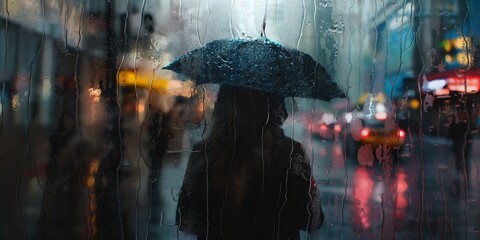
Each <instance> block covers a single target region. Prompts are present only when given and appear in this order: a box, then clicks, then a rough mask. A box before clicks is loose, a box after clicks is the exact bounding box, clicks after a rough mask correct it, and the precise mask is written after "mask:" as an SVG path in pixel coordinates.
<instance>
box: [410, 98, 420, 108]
mask: <svg viewBox="0 0 480 240" xmlns="http://www.w3.org/2000/svg"><path fill="white" fill-rule="evenodd" d="M418 107H420V101H418V99H412V100H411V101H410V108H412V109H418Z"/></svg>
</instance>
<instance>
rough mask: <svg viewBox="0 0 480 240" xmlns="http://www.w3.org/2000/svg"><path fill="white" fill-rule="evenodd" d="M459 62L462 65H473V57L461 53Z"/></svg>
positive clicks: (458, 55)
mask: <svg viewBox="0 0 480 240" xmlns="http://www.w3.org/2000/svg"><path fill="white" fill-rule="evenodd" d="M457 61H458V62H459V63H460V64H462V65H471V64H472V63H473V56H472V54H470V53H467V52H459V53H458V54H457Z"/></svg>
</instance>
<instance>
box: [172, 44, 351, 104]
mask: <svg viewBox="0 0 480 240" xmlns="http://www.w3.org/2000/svg"><path fill="white" fill-rule="evenodd" d="M164 69H169V70H172V71H175V72H177V73H181V74H183V75H185V76H186V77H188V78H191V79H194V80H196V81H197V84H203V83H218V84H230V85H235V86H242V87H247V88H252V89H256V90H260V91H264V92H269V93H274V94H277V95H280V96H284V97H301V98H314V99H320V100H330V99H333V98H345V94H344V93H343V91H342V90H341V89H340V88H339V87H338V85H337V84H336V83H335V82H333V81H332V80H331V77H330V75H329V74H328V73H327V71H326V70H325V68H323V67H322V66H321V65H320V64H319V63H318V62H316V61H315V60H314V59H313V58H312V57H311V56H310V55H308V54H306V53H303V52H300V51H298V50H295V49H290V48H287V47H283V46H281V45H280V44H279V43H276V42H273V41H270V40H268V39H265V38H261V39H233V40H232V39H225V40H215V41H212V42H210V43H208V44H206V45H205V46H204V47H201V48H198V49H195V50H193V51H191V52H189V53H187V54H185V55H183V56H181V57H180V58H179V59H177V60H175V61H173V62H172V63H170V64H169V65H167V66H165V67H164Z"/></svg>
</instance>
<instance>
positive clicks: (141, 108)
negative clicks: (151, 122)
mask: <svg viewBox="0 0 480 240" xmlns="http://www.w3.org/2000/svg"><path fill="white" fill-rule="evenodd" d="M137 110H138V112H139V113H143V112H145V103H143V102H139V103H138V104H137Z"/></svg>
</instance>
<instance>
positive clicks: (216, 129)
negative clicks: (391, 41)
mask: <svg viewBox="0 0 480 240" xmlns="http://www.w3.org/2000/svg"><path fill="white" fill-rule="evenodd" d="M223 91H225V88H223ZM248 91H250V90H248ZM220 92H222V89H221V90H220ZM250 93H251V92H250ZM244 94H246V95H248V93H242V95H238V94H236V93H233V94H232V95H229V94H226V95H224V96H222V94H221V93H219V99H218V100H217V104H219V101H220V105H222V104H225V102H223V103H222V101H224V100H225V99H222V98H224V97H226V98H228V97H233V95H235V99H236V101H237V103H236V104H235V105H234V109H235V112H236V113H235V119H236V121H235V122H236V123H233V124H234V126H235V128H230V127H229V126H230V125H229V124H231V122H230V120H232V118H231V117H230V115H229V114H226V115H225V113H222V114H220V115H222V116H223V117H226V118H223V120H222V121H219V122H217V123H214V126H213V128H212V134H211V135H210V136H209V137H208V138H206V139H205V140H204V141H201V142H199V143H197V144H196V145H195V146H194V147H193V152H192V154H191V156H190V159H189V162H188V166H187V169H186V172H185V177H184V181H183V185H182V188H181V191H180V196H179V200H178V205H177V219H176V221H177V224H178V225H179V229H180V231H183V232H187V233H190V234H194V235H197V236H198V237H199V239H206V238H208V239H299V230H308V231H310V232H312V231H314V230H316V229H318V228H320V226H321V224H322V222H323V212H322V209H321V206H320V197H319V192H318V190H317V188H316V186H315V182H314V181H313V180H312V179H313V178H312V176H311V168H310V163H309V161H308V160H307V159H306V157H305V152H304V150H303V148H302V146H301V144H300V143H298V142H296V141H294V140H292V139H291V138H288V137H286V136H285V135H284V134H283V130H282V129H281V128H280V126H281V123H282V122H283V120H284V117H281V118H275V117H274V115H277V117H278V114H279V112H282V111H279V109H280V110H282V107H283V111H284V105H283V99H281V100H282V101H277V103H278V104H277V103H275V101H273V100H272V98H270V100H268V102H269V106H268V108H267V109H264V110H265V111H264V112H266V111H268V112H269V114H268V116H267V119H268V121H267V122H268V123H265V120H263V122H264V124H262V126H260V127H255V126H252V125H251V124H252V123H254V122H255V120H249V121H245V122H244V123H245V124H243V123H242V120H241V119H240V120H239V119H238V118H237V117H239V115H238V114H241V113H242V107H244V108H245V109H251V108H252V107H253V108H255V106H254V105H255V104H253V105H250V106H239V105H238V104H247V103H246V101H248V99H251V96H250V97H248V96H245V95H244ZM255 99H256V101H257V103H259V104H260V105H261V103H262V97H259V96H255ZM226 102H229V101H226ZM247 105H248V104H247ZM277 105H278V106H277ZM278 107H280V108H278ZM216 109H217V106H216ZM227 109H232V108H227ZM223 110H225V109H223ZM251 110H255V109H251ZM256 110H260V111H255V114H256V115H257V116H258V117H260V118H262V117H261V115H262V109H256ZM226 111H227V112H228V110H226ZM284 112H285V111H284ZM259 115H260V116H259ZM214 118H219V113H218V111H217V113H215V111H214ZM275 119H277V120H275ZM278 119H283V120H281V121H278ZM270 120H271V121H270ZM214 121H215V119H214ZM229 122H230V123H229ZM259 122H261V121H259ZM246 123H249V124H246ZM232 129H234V130H233V132H231V131H232Z"/></svg>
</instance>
